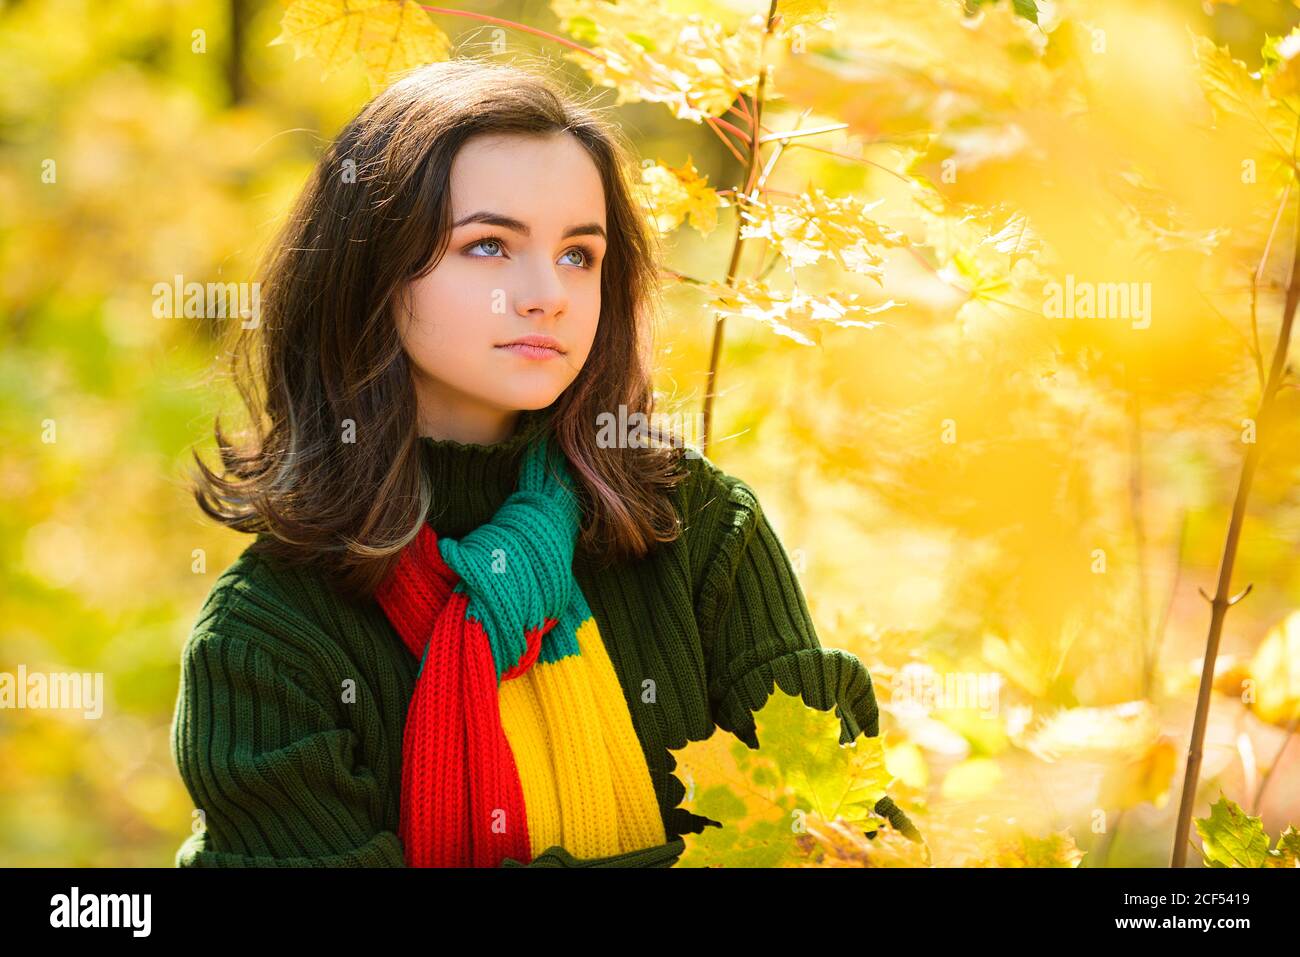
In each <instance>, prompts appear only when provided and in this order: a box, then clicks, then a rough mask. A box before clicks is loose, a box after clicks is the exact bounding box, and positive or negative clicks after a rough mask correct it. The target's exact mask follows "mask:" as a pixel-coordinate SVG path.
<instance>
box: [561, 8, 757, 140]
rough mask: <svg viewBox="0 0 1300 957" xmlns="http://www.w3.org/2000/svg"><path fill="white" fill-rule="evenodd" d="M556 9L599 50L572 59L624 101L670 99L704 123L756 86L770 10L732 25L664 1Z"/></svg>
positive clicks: (567, 26)
mask: <svg viewBox="0 0 1300 957" xmlns="http://www.w3.org/2000/svg"><path fill="white" fill-rule="evenodd" d="M551 10H552V11H553V12H554V13H555V15H556V16H557V17H558V18H559V19H560V28H561V29H562V30H564V31H565V32H566V33H569V34H570V35H571V36H573V37H574V38H576V39H577V40H579V41H580V42H582V43H584V44H586V45H587V46H589V47H590V48H591V49H592V54H591V55H589V54H586V53H567V54H565V59H567V60H570V61H572V62H574V63H576V64H578V65H579V66H581V67H582V68H583V69H584V70H586V71H587V72H588V73H589V74H590V75H591V78H592V80H593V81H595V82H596V83H598V84H599V85H601V86H607V87H612V88H613V89H615V90H616V91H617V92H618V97H617V101H616V103H617V105H622V104H624V103H635V102H639V101H646V102H649V103H663V104H664V105H665V106H667V107H668V108H669V109H670V110H671V111H672V113H673V115H674V116H675V117H677V118H678V119H683V120H691V121H692V122H695V123H702V122H704V120H705V118H706V117H710V116H721V115H722V114H723V113H725V112H726V110H727V108H728V107H729V106H731V104H732V103H734V102H735V101H736V98H737V97H738V96H739V95H740V94H741V93H752V92H753V91H754V90H755V89H756V87H757V84H758V64H759V62H760V59H761V58H760V51H761V43H762V37H763V25H764V21H765V18H764V17H763V16H760V15H757V14H755V15H754V16H751V17H749V18H748V19H747V20H745V21H744V22H743V23H742V24H740V25H739V26H738V27H736V28H735V29H730V28H728V26H727V25H725V24H723V23H721V22H719V21H718V20H717V19H716V18H711V17H706V16H704V15H702V14H699V13H689V14H683V13H678V12H675V11H673V10H671V9H669V8H668V6H667V5H666V4H665V3H664V2H663V0H643V2H640V3H610V2H608V0H551Z"/></svg>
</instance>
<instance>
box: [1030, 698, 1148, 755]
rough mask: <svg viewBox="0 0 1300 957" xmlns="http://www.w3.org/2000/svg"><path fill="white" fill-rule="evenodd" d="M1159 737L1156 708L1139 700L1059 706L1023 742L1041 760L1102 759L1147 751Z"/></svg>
mask: <svg viewBox="0 0 1300 957" xmlns="http://www.w3.org/2000/svg"><path fill="white" fill-rule="evenodd" d="M1159 737H1160V722H1159V716H1158V715H1157V713H1156V708H1155V706H1154V705H1153V704H1151V702H1150V701H1145V700H1142V701H1125V702H1123V703H1121V704H1116V705H1109V706H1106V707H1098V708H1087V707H1083V708H1062V709H1061V710H1059V711H1057V712H1056V713H1055V714H1053V715H1051V716H1050V717H1046V718H1044V719H1042V720H1041V721H1040V722H1039V724H1038V726H1037V727H1036V728H1035V729H1034V730H1033V731H1032V732H1030V733H1028V734H1027V735H1025V737H1024V741H1023V745H1024V747H1025V748H1026V749H1028V750H1029V751H1030V752H1032V753H1033V754H1035V755H1037V756H1038V757H1040V758H1042V759H1043V760H1044V761H1058V760H1061V759H1063V758H1078V759H1081V760H1094V761H1105V760H1113V759H1114V758H1116V757H1121V758H1122V757H1125V756H1127V755H1135V754H1146V753H1147V752H1148V751H1149V750H1150V749H1151V748H1153V747H1154V746H1155V744H1156V742H1157V741H1158V740H1159Z"/></svg>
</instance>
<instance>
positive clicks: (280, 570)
mask: <svg viewBox="0 0 1300 957" xmlns="http://www.w3.org/2000/svg"><path fill="white" fill-rule="evenodd" d="M264 545H265V537H264V536H263V535H259V536H257V538H256V539H255V540H254V541H253V542H251V543H249V544H248V546H247V547H245V548H244V550H243V551H242V552H241V553H240V554H239V555H238V556H237V557H236V558H235V560H234V561H233V562H231V563H230V565H228V566H227V567H226V568H225V569H224V570H223V571H222V572H221V573H220V574H219V575H218V576H217V577H216V579H215V580H214V581H213V583H212V587H211V589H210V590H209V591H208V594H207V596H206V598H205V599H204V601H203V604H202V605H201V607H200V608H199V611H198V614H197V615H196V617H195V620H194V624H193V627H192V629H191V631H190V635H189V639H188V641H187V644H186V648H187V652H189V651H192V650H193V649H194V648H195V646H197V645H199V644H200V643H214V642H224V643H238V644H240V645H243V646H250V647H253V648H254V649H255V650H256V651H258V652H262V653H266V654H269V655H271V656H273V657H275V658H277V659H279V660H280V661H283V662H286V663H289V664H295V663H296V664H299V665H300V666H301V667H302V668H304V669H307V668H309V667H310V666H311V664H312V663H313V662H316V661H319V660H320V657H321V652H322V651H323V650H324V649H323V648H322V646H323V645H333V644H338V643H339V640H340V638H342V637H344V636H345V635H346V634H347V632H348V630H349V629H350V628H351V627H353V624H352V623H353V621H354V620H355V618H356V616H357V609H355V608H353V607H352V606H351V603H349V602H346V601H344V600H343V599H342V597H341V596H339V595H338V594H337V593H336V592H335V591H334V590H333V589H332V588H331V587H330V585H329V583H328V581H327V580H326V579H325V577H324V576H323V575H322V574H321V572H320V571H319V570H317V569H314V568H311V567H307V566H294V565H288V564H286V563H284V562H282V561H280V560H278V559H276V558H274V557H272V556H270V555H267V554H265V552H264V551H263V550H262V548H263V547H264Z"/></svg>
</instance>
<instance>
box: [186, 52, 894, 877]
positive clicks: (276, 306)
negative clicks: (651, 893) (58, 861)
mask: <svg viewBox="0 0 1300 957" xmlns="http://www.w3.org/2000/svg"><path fill="white" fill-rule="evenodd" d="M629 156H630V151H629V150H628V147H627V145H626V143H625V142H624V141H623V140H622V139H621V138H620V137H618V136H616V135H615V133H614V132H613V131H612V130H611V127H610V126H609V125H607V124H606V122H605V121H604V120H603V119H602V118H601V117H599V116H598V114H596V113H595V112H593V111H591V110H589V109H587V108H585V107H584V106H582V105H579V104H575V103H573V102H571V101H569V100H567V99H566V98H565V97H564V96H562V95H561V94H559V93H557V92H556V91H554V90H553V89H552V88H551V87H550V86H549V84H548V83H547V82H546V81H545V80H544V79H543V78H541V77H539V76H537V75H534V74H533V73H532V72H531V71H526V70H521V69H518V68H507V67H503V66H495V65H486V64H484V63H480V62H475V61H468V60H459V61H453V62H448V63H438V64H434V65H431V66H428V67H425V68H422V69H419V70H417V71H413V72H412V73H410V74H408V75H407V76H406V77H404V78H403V79H401V80H400V81H399V82H397V83H395V84H394V85H392V86H390V87H389V88H387V89H386V90H385V91H384V92H382V93H380V94H379V95H378V96H377V97H376V98H375V99H374V100H373V101H372V102H371V103H369V104H368V105H367V106H366V107H365V108H364V109H363V110H362V111H361V112H360V113H359V114H358V116H357V117H356V118H355V119H354V120H353V121H352V122H351V123H350V124H349V125H348V126H347V128H346V129H344V131H343V132H342V133H341V134H340V136H339V137H338V139H337V140H336V141H335V142H334V143H333V144H332V145H331V146H330V148H329V149H328V151H327V152H326V154H325V155H324V157H323V159H322V160H321V162H320V164H319V167H318V168H317V170H316V172H315V174H314V176H313V177H312V178H311V181H310V183H309V184H308V185H307V187H306V189H305V190H304V192H303V193H302V196H301V198H300V199H299V201H298V203H297V205H296V206H295V208H294V210H293V213H292V215H291V217H290V220H289V222H288V225H287V226H286V228H285V231H284V233H283V234H282V235H281V237H280V239H279V242H278V243H277V244H276V246H275V249H274V252H273V255H272V257H271V260H270V263H269V269H268V270H267V271H266V275H265V279H264V282H263V293H262V298H263V311H262V314H261V317H260V321H259V322H258V323H256V324H255V325H256V328H253V329H250V330H249V331H248V332H247V333H241V335H245V336H248V337H255V339H253V340H252V341H251V342H242V343H240V344H239V346H238V347H237V348H236V350H235V356H236V363H237V367H236V373H237V377H238V381H239V383H240V391H241V394H242V395H243V398H244V401H245V402H246V404H247V405H248V407H249V410H250V412H251V413H252V422H253V423H254V424H253V429H252V433H251V441H248V442H247V443H246V444H245V445H244V446H242V447H236V446H235V445H234V444H233V443H231V442H230V441H229V439H228V438H227V436H226V435H224V434H223V433H222V430H221V427H220V423H219V422H218V424H217V427H216V438H217V442H218V446H219V448H220V451H221V456H222V460H223V465H224V468H223V470H222V473H221V474H217V473H216V472H214V471H211V470H209V469H208V468H206V467H205V466H204V465H203V463H202V462H200V463H199V475H198V486H197V488H196V489H195V493H196V497H197V499H198V502H199V505H200V506H201V507H202V509H203V510H204V511H205V512H206V513H207V514H208V515H210V516H212V517H213V518H215V519H217V520H218V521H220V522H222V523H224V524H226V525H227V526H229V527H231V528H235V529H238V530H240V531H243V532H246V533H250V534H253V535H255V540H254V541H253V542H252V543H251V544H250V545H249V547H248V548H247V549H246V550H245V551H244V552H243V553H242V554H241V555H240V557H239V558H238V559H237V560H236V561H235V562H234V564H233V565H231V566H230V567H229V568H228V569H227V570H225V571H224V572H223V573H222V574H221V575H220V576H219V578H218V579H217V580H216V582H215V584H214V586H213V588H212V591H211V594H210V595H209V597H208V599H207V601H206V603H205V604H204V606H203V608H202V610H201V612H200V614H199V616H198V620H197V622H196V623H195V626H194V629H193V632H192V633H191V635H190V637H189V640H188V642H187V643H186V645H185V649H184V653H183V660H182V671H181V681H180V690H179V696H178V700H177V704H176V712H175V719H174V723H173V728H172V732H173V736H172V745H173V751H174V757H175V760H176V763H177V767H178V768H179V770H180V774H181V777H182V778H183V780H184V782H185V784H186V787H187V788H188V789H189V792H190V794H191V796H192V798H193V800H194V805H195V825H194V833H193V834H192V835H191V836H190V838H189V839H188V840H187V841H185V843H184V844H183V846H182V847H181V848H180V851H179V852H178V854H177V858H176V863H177V864H178V865H179V866H235V865H245V866H247V865H251V866H268V865H287V866H302V865H314V866H372V865H395V866H400V865H404V864H405V865H412V866H501V865H506V866H510V865H520V864H525V865H564V866H592V865H604V866H611V865H618V866H671V865H672V864H674V863H675V862H676V861H677V859H678V857H679V856H680V854H681V853H682V851H683V850H684V843H683V840H682V837H681V835H682V834H683V833H698V832H699V831H701V830H702V829H703V828H704V827H705V826H719V825H720V822H713V821H710V820H709V819H707V818H703V817H700V816H698V815H695V814H692V813H690V812H689V811H688V810H686V809H685V808H681V807H678V804H679V803H680V802H681V801H682V799H683V797H684V796H685V789H684V787H683V784H682V783H681V782H680V781H679V780H678V779H677V778H676V777H675V776H674V775H673V773H672V772H673V770H674V761H673V759H672V756H671V755H670V754H669V753H668V749H670V748H680V747H683V746H685V744H686V742H687V741H688V740H700V739H704V738H707V737H708V736H709V735H710V734H711V733H712V732H713V730H714V727H715V726H716V727H721V728H724V729H726V730H728V731H731V732H733V733H735V734H736V735H737V736H739V737H740V738H741V739H743V740H745V741H746V742H748V743H749V744H750V746H751V747H757V746H758V742H757V739H756V737H755V734H754V722H753V717H752V714H753V711H754V710H756V709H757V708H759V707H761V706H762V704H763V703H764V702H765V701H766V700H767V698H768V696H769V695H770V694H771V693H772V687H773V682H774V681H775V682H776V683H777V684H779V685H780V687H781V688H782V689H784V690H785V691H787V692H788V693H791V694H795V693H801V694H802V695H803V696H804V699H805V701H807V703H808V704H810V705H811V706H813V707H816V708H820V709H823V710H828V709H830V708H832V707H838V709H839V713H840V715H841V718H842V725H843V733H844V740H845V741H850V740H852V739H853V738H854V737H856V735H857V734H859V733H866V734H867V735H875V734H877V733H878V711H877V706H876V700H875V697H874V694H873V689H872V684H871V680H870V677H869V676H868V674H867V672H866V671H865V670H864V669H863V667H862V665H861V664H860V663H859V662H858V660H857V659H856V658H855V657H853V656H852V655H850V654H847V653H845V652H841V651H838V650H834V649H823V648H821V647H820V646H819V643H818V639H817V636H816V634H815V632H814V629H813V624H812V621H811V620H810V618H809V614H808V610H807V606H806V604H805V601H804V597H803V595H802V593H801V591H800V588H799V585H798V582H797V580H796V578H795V575H794V573H793V571H792V569H791V567H790V562H789V560H788V557H787V554H786V552H785V550H784V548H783V547H782V545H781V543H780V542H779V541H778V539H777V537H776V535H775V534H774V532H773V530H772V528H771V526H770V525H769V524H768V522H767V519H766V518H765V516H764V514H763V512H762V509H761V508H760V506H759V503H758V500H757V498H756V497H755V495H754V493H753V491H752V490H751V489H750V488H749V487H748V486H747V485H745V484H744V483H743V482H741V481H740V480H738V479H737V478H735V477H733V476H730V475H727V474H726V473H724V472H722V471H720V470H719V469H718V468H717V467H715V466H714V465H713V464H712V463H711V462H709V461H708V460H707V459H705V458H703V457H700V456H698V455H686V454H684V452H683V449H682V448H681V447H680V445H679V444H677V443H676V442H675V440H672V439H673V437H669V438H670V441H669V442H665V443H659V444H657V445H656V444H648V443H645V442H643V441H640V436H639V435H626V434H624V435H617V434H615V435H613V439H614V440H611V430H609V429H608V428H607V427H603V426H602V423H607V422H609V421H611V420H614V421H626V420H627V416H628V415H630V414H632V413H635V412H641V413H645V414H647V416H648V415H649V414H650V413H651V412H652V402H653V398H652V396H653V392H652V388H651V382H650V374H649V367H650V357H651V355H652V350H651V344H650V339H649V336H650V329H651V323H652V320H653V314H654V313H653V307H654V305H655V297H654V292H655V288H656V275H657V255H658V251H657V249H656V245H655V240H654V237H653V234H652V233H651V232H649V231H648V229H647V224H646V222H645V219H644V215H643V213H642V211H641V210H640V209H639V208H638V206H637V203H636V201H635V199H634V196H633V193H632V191H631V189H632V188H631V186H630V183H631V181H632V180H631V176H632V175H633V173H634V171H635V166H634V164H632V163H631V162H630V161H629V159H628V157H629ZM250 325H252V324H250ZM253 343H255V348H254V347H253V345H252V344H253ZM241 358H242V359H243V360H244V366H245V368H243V369H240V368H239V366H238V363H239V361H240V359H241ZM254 358H256V359H257V360H259V361H257V362H253V361H251V360H252V359H254ZM620 411H622V415H620ZM674 446H676V447H674ZM877 810H878V811H880V812H881V813H884V814H886V815H887V816H889V817H890V818H891V820H893V821H894V823H895V825H896V826H902V823H900V822H906V818H905V817H903V816H902V814H901V812H899V811H898V810H897V808H895V807H894V806H893V804H892V803H891V802H889V800H888V799H885V800H884V801H882V802H881V804H880V805H878V806H877Z"/></svg>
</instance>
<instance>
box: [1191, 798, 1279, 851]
mask: <svg viewBox="0 0 1300 957" xmlns="http://www.w3.org/2000/svg"><path fill="white" fill-rule="evenodd" d="M1194 823H1195V824H1196V831H1197V833H1198V834H1200V835H1201V853H1202V854H1204V855H1205V863H1206V865H1207V866H1209V867H1264V866H1265V865H1266V863H1267V862H1268V855H1269V850H1268V835H1267V834H1265V833H1264V824H1263V821H1262V819H1261V818H1258V817H1251V816H1250V815H1249V814H1247V813H1246V812H1245V811H1244V810H1242V809H1241V807H1240V806H1239V805H1238V804H1237V803H1236V802H1235V801H1231V800H1229V799H1228V798H1225V797H1224V796H1223V792H1222V791H1221V792H1219V800H1217V801H1215V802H1214V804H1213V805H1211V806H1210V816H1209V817H1198V818H1195V819H1194Z"/></svg>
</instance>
